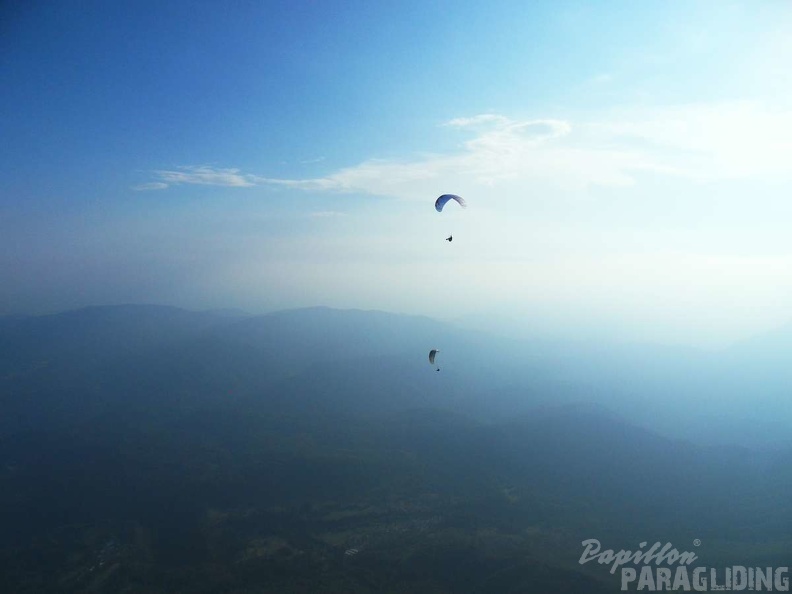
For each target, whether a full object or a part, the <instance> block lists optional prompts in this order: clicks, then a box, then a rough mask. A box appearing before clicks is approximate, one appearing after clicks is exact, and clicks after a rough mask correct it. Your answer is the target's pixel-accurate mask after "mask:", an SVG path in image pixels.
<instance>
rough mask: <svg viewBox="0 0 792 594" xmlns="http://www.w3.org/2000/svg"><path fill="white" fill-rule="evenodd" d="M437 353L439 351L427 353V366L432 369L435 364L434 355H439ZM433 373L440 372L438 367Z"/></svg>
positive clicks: (434, 350)
mask: <svg viewBox="0 0 792 594" xmlns="http://www.w3.org/2000/svg"><path fill="white" fill-rule="evenodd" d="M439 352H440V349H432V350H431V351H429V365H431V366H433V367H434V364H435V356H436V355H437V353H439ZM435 371H440V368H439V367H438V368H437V369H435Z"/></svg>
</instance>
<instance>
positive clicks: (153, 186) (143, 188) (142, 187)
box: [132, 182, 168, 192]
mask: <svg viewBox="0 0 792 594" xmlns="http://www.w3.org/2000/svg"><path fill="white" fill-rule="evenodd" d="M167 187H168V184H166V183H164V182H148V183H145V184H138V185H137V186H134V187H133V188H132V189H133V190H136V191H138V192H149V191H152V190H164V189H165V188H167Z"/></svg>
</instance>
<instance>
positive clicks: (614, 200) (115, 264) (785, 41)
mask: <svg viewBox="0 0 792 594" xmlns="http://www.w3.org/2000/svg"><path fill="white" fill-rule="evenodd" d="M0 10H1V11H2V15H0V22H2V23H3V24H2V25H0V79H1V80H2V81H3V92H2V93H0V137H2V138H3V139H4V141H3V142H2V144H1V146H0V162H2V163H3V166H2V169H0V248H2V249H0V314H5V313H43V312H50V311H57V310H61V309H66V308H71V307H80V306H84V305H90V304H98V303H127V302H154V303H168V304H173V305H180V306H183V307H188V308H196V309H198V308H209V307H240V308H243V309H246V310H249V311H252V312H262V311H269V310H273V309H281V308H288V307H299V306H307V305H320V304H321V305H331V306H336V307H359V308H367V309H385V310H390V311H397V312H407V313H418V314H426V315H430V316H435V317H450V318H460V319H466V318H470V319H473V318H476V317H479V316H487V315H490V314H493V315H494V314H497V315H498V316H499V317H500V319H501V320H506V321H508V323H509V324H512V325H514V322H513V321H514V320H518V321H519V324H520V325H522V326H524V327H525V328H526V329H529V330H532V331H536V332H539V331H541V332H556V333H559V332H562V331H563V332H575V333H581V334H586V333H593V334H595V335H596V334H598V333H602V332H605V333H607V334H609V335H612V336H615V337H621V338H628V339H631V340H661V341H665V342H687V343H692V344H701V345H719V344H724V343H727V342H729V341H731V340H735V339H737V338H740V337H743V336H747V335H750V334H752V333H755V332H760V331H762V330H765V329H769V328H773V327H777V326H779V325H781V324H784V323H786V322H787V321H789V320H790V319H792V239H791V238H792V234H790V233H789V231H788V228H789V223H788V222H789V221H790V220H792V201H790V196H792V167H791V166H790V163H792V157H790V155H792V140H790V139H792V70H791V69H790V68H789V64H791V63H792V4H790V3H788V2H785V1H782V0H778V1H766V2H728V1H718V2H704V1H702V2H598V3H582V2H532V3H526V2H497V1H495V2H489V3H481V2H375V3H374V2H343V3H341V2H278V3H276V2H233V3H210V2H195V3H186V2H185V3H179V2H175V3H155V2H151V3H147V2H135V3H107V2H83V3H79V4H77V3H66V2H63V3H35V2H32V3H13V4H10V3H5V4H4V5H3V8H2V9H0ZM446 192H454V193H458V194H461V195H463V196H465V197H466V199H467V200H468V202H469V204H470V207H469V208H468V209H466V210H464V211H462V210H461V209H451V208H448V209H447V210H446V211H444V212H443V213H442V214H438V213H436V212H435V211H434V210H433V208H432V203H433V201H434V199H435V197H436V196H437V195H439V194H441V193H446ZM451 206H453V205H451ZM449 233H453V234H454V237H455V241H454V242H453V243H451V244H448V243H447V242H444V241H443V238H444V237H446V236H447V235H448V234H449Z"/></svg>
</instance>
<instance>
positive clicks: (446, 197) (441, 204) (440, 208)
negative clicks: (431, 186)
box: [435, 194, 467, 212]
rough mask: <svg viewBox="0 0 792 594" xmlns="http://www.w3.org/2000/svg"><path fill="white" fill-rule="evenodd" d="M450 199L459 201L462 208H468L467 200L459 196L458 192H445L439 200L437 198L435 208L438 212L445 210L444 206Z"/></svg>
mask: <svg viewBox="0 0 792 594" xmlns="http://www.w3.org/2000/svg"><path fill="white" fill-rule="evenodd" d="M449 200H454V201H455V202H457V203H459V206H461V207H462V208H467V202H465V199H464V198H462V196H457V195H456V194H443V195H442V196H440V197H439V198H438V199H437V200H435V210H436V211H437V212H443V207H444V206H445V205H446V203H447V202H448V201H449Z"/></svg>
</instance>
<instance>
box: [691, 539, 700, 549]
mask: <svg viewBox="0 0 792 594" xmlns="http://www.w3.org/2000/svg"><path fill="white" fill-rule="evenodd" d="M693 546H694V547H700V546H701V541H700V540H699V539H698V538H697V539H695V540H694V541H693Z"/></svg>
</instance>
